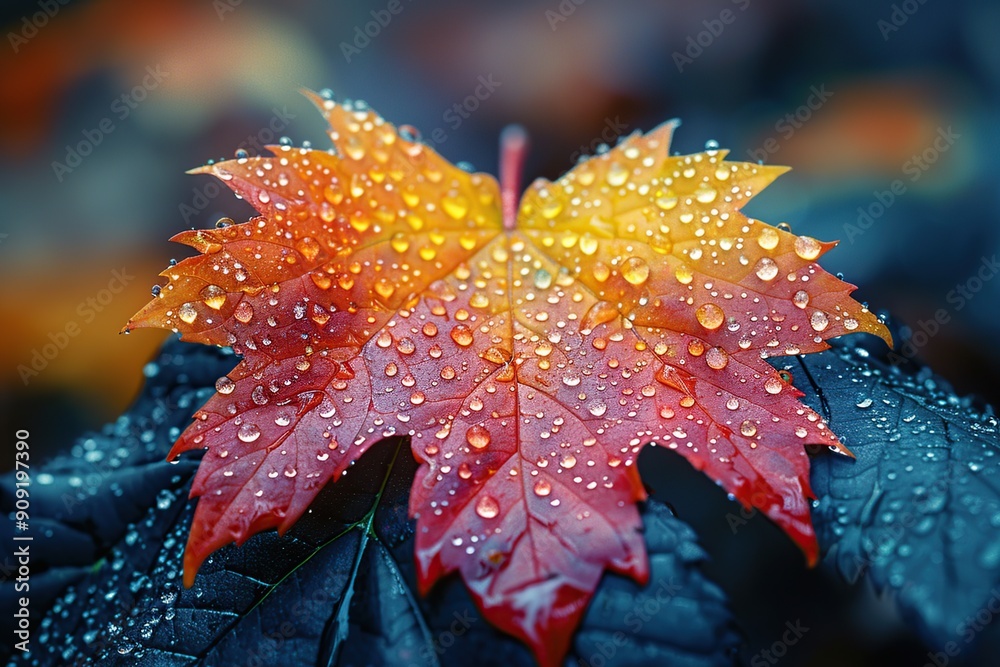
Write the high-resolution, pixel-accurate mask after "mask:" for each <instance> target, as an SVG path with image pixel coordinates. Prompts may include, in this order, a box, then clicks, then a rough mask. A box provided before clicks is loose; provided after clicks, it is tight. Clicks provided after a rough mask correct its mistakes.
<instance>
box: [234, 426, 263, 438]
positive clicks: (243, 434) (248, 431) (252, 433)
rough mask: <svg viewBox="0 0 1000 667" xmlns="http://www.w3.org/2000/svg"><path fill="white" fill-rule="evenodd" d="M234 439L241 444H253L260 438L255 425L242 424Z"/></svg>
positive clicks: (258, 430)
mask: <svg viewBox="0 0 1000 667" xmlns="http://www.w3.org/2000/svg"><path fill="white" fill-rule="evenodd" d="M236 437H238V438H239V439H240V440H242V441H243V442H253V441H254V440H256V439H257V438H259V437H260V429H259V428H257V425H256V424H251V423H250V422H244V423H243V425H241V426H240V428H239V430H238V431H237V432H236Z"/></svg>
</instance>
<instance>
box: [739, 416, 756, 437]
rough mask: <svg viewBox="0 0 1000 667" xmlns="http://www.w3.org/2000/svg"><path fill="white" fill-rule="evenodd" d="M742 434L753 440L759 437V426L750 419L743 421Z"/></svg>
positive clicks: (741, 425)
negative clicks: (756, 436)
mask: <svg viewBox="0 0 1000 667" xmlns="http://www.w3.org/2000/svg"><path fill="white" fill-rule="evenodd" d="M740 433H742V434H743V435H745V436H746V437H748V438H752V437H753V436H755V435H757V425H756V424H754V423H753V422H752V421H750V420H749V419H746V420H744V421H743V423H742V424H740Z"/></svg>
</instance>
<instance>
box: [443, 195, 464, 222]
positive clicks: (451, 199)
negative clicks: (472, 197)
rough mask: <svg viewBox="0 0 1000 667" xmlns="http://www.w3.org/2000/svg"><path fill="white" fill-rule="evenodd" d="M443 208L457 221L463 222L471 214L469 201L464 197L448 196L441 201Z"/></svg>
mask: <svg viewBox="0 0 1000 667" xmlns="http://www.w3.org/2000/svg"><path fill="white" fill-rule="evenodd" d="M441 208H443V209H444V212H445V213H447V214H448V215H449V216H451V217H452V218H454V219H455V220H461V219H462V218H464V217H465V214H466V213H468V212H469V200H468V199H466V198H465V197H464V196H463V195H460V194H454V195H448V196H446V197H444V198H443V199H442V200H441Z"/></svg>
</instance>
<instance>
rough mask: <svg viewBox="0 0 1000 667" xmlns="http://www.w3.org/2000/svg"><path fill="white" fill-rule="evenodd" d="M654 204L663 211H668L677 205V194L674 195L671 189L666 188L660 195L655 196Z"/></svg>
mask: <svg viewBox="0 0 1000 667" xmlns="http://www.w3.org/2000/svg"><path fill="white" fill-rule="evenodd" d="M656 205H657V206H659V207H660V208H662V209H663V210H664V211H669V210H671V209H672V208H674V207H675V206H677V195H675V194H674V193H673V192H672V191H670V190H667V191H666V192H665V193H664V194H663V196H662V197H657V198H656Z"/></svg>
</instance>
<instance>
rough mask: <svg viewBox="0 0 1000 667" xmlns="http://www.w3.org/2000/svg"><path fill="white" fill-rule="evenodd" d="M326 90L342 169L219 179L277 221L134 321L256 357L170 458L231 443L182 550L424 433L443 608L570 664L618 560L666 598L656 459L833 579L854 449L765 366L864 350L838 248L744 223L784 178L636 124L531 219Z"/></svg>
mask: <svg viewBox="0 0 1000 667" xmlns="http://www.w3.org/2000/svg"><path fill="white" fill-rule="evenodd" d="M310 97H311V98H312V99H313V101H314V102H315V103H316V105H317V106H318V107H319V108H320V110H321V111H322V112H323V114H324V115H325V117H326V119H327V121H328V122H329V124H330V128H331V129H330V133H329V134H330V138H331V139H332V141H333V144H334V146H335V148H336V151H335V152H325V151H318V150H309V149H298V148H291V147H288V146H272V147H269V150H271V151H272V152H273V153H274V156H273V157H252V158H250V157H244V158H240V159H237V160H230V161H226V162H220V163H216V164H213V165H209V166H206V167H203V168H201V169H198V170H196V172H197V173H211V174H214V175H215V176H217V177H218V178H220V179H222V180H223V181H224V182H225V183H227V184H228V185H229V186H230V187H231V188H232V189H233V190H234V191H235V192H236V193H237V194H239V195H240V196H242V197H243V198H244V199H246V200H247V201H248V202H250V203H251V204H252V205H253V206H254V207H255V208H256V209H257V210H258V211H259V213H260V216H259V217H256V218H253V219H251V220H250V221H249V222H246V223H243V224H239V225H230V226H226V227H223V228H220V229H215V230H199V231H194V230H192V231H187V232H182V233H181V234H178V235H176V236H175V237H173V240H175V241H178V242H181V243H185V244H188V245H190V246H192V247H193V248H195V249H196V250H198V251H199V252H200V253H201V254H200V255H197V256H195V257H191V258H188V259H185V260H183V261H182V262H180V263H179V264H177V265H175V266H172V267H169V268H168V269H166V270H165V271H164V272H163V273H162V274H161V275H163V276H164V277H166V278H167V279H168V282H167V284H166V285H165V286H164V287H163V289H162V290H161V292H160V293H159V295H158V297H157V298H154V299H153V300H152V301H151V302H150V303H149V304H148V305H147V306H146V307H145V308H143V309H142V310H141V311H140V312H139V313H137V314H136V316H135V317H133V318H132V320H130V321H129V323H128V324H127V325H126V327H125V330H129V329H133V328H137V327H164V328H168V329H173V330H174V331H179V332H181V333H182V336H183V339H184V340H188V341H196V342H201V343H209V344H214V345H220V346H232V347H233V349H234V350H235V351H236V352H237V353H238V354H239V355H241V356H242V357H243V359H242V361H241V362H240V363H239V364H238V365H237V366H236V368H235V369H234V370H233V371H232V372H231V373H230V374H229V375H228V376H226V377H223V378H220V379H219V381H218V383H217V384H216V389H217V391H218V393H217V394H216V395H215V396H213V397H212V398H211V399H209V401H208V402H207V403H206V404H205V406H204V407H203V408H202V409H200V410H199V411H198V412H197V413H196V414H195V420H194V423H193V424H192V425H191V426H190V427H189V428H188V429H187V430H186V431H185V432H184V433H183V434H182V435H181V436H180V438H179V439H178V441H177V443H176V445H175V446H174V449H173V451H172V453H171V456H173V457H176V456H177V455H179V454H180V453H182V452H185V451H190V450H198V449H208V450H209V451H208V453H207V454H206V455H205V457H204V458H203V460H202V462H201V465H200V468H199V471H198V475H197V478H196V480H195V483H194V486H193V489H192V495H193V496H200V501H199V503H198V508H197V512H196V515H195V519H194V523H193V525H192V528H191V536H190V541H189V544H188V549H187V552H186V556H185V582H186V583H187V584H188V585H190V584H191V583H192V581H193V578H194V576H195V573H196V572H197V570H198V568H199V566H200V565H201V563H202V562H203V561H204V560H205V558H206V557H207V556H208V555H209V554H211V553H212V552H213V551H215V550H217V549H219V548H220V547H222V546H224V545H226V544H228V543H230V542H234V541H235V542H236V543H238V544H239V543H242V542H243V541H245V540H246V539H247V538H248V537H249V536H251V535H253V534H254V533H257V532H260V531H262V530H266V529H269V528H275V527H276V528H278V530H279V531H280V532H284V531H286V530H288V528H290V527H291V526H292V525H293V524H294V523H295V521H296V520H297V519H298V518H299V517H300V516H301V515H302V514H303V512H305V511H306V510H307V508H308V507H309V504H310V502H311V501H312V500H313V498H314V497H315V496H316V495H317V494H318V493H319V491H320V490H321V489H322V488H323V487H324V485H326V484H327V483H328V482H330V481H331V480H335V479H337V478H338V477H339V476H341V475H343V474H345V473H346V472H347V471H348V469H349V467H350V466H351V465H352V464H353V463H354V462H355V461H356V460H357V459H358V457H359V456H361V455H362V454H363V453H364V452H365V450H366V449H367V448H368V447H370V446H371V445H372V444H373V443H375V442H377V441H379V440H381V439H383V438H385V437H389V436H393V435H407V436H410V438H411V444H412V450H413V454H414V456H415V457H416V458H417V459H418V460H419V461H420V462H421V463H422V466H421V468H420V472H418V474H417V476H416V479H415V480H414V483H413V488H412V490H411V495H410V511H411V513H412V514H413V515H414V516H415V517H416V518H417V520H418V527H417V539H416V558H417V565H418V570H419V579H420V586H421V588H422V590H423V591H425V592H426V591H427V590H428V589H429V588H430V587H431V586H432V585H433V584H434V583H435V582H436V581H437V580H438V579H440V578H441V577H442V576H444V575H446V574H448V573H450V572H453V571H458V572H459V573H460V575H461V577H462V578H463V580H464V581H465V583H466V585H467V586H468V588H469V589H470V591H471V592H472V594H473V596H474V597H475V599H476V601H477V604H478V605H479V606H480V608H481V610H482V611H483V614H484V616H486V617H487V618H488V619H490V620H491V622H493V623H494V624H495V625H497V626H498V627H500V628H501V629H503V630H505V631H506V632H509V633H511V634H514V635H515V636H518V637H520V638H522V639H523V640H524V641H526V642H527V643H528V644H529V645H530V646H531V647H532V649H533V650H534V651H535V654H536V657H537V658H538V660H539V662H540V663H541V664H544V665H555V664H558V663H559V661H560V660H561V658H562V656H563V655H565V653H566V650H567V647H568V644H569V641H570V637H571V635H572V632H573V630H574V628H575V627H576V626H577V624H578V622H579V620H580V618H581V616H582V614H583V612H584V610H585V608H586V605H587V603H588V601H589V599H590V597H591V596H592V594H593V591H594V589H595V587H596V586H597V583H598V581H599V579H600V577H601V575H602V573H603V572H604V571H605V570H613V571H615V572H619V573H623V574H626V575H629V576H631V577H633V578H635V579H636V580H638V581H640V582H644V581H645V580H646V578H647V577H648V564H647V559H646V554H645V548H644V544H643V539H642V534H641V524H640V519H639V513H638V510H637V508H636V501H639V500H642V499H643V498H644V497H645V493H644V490H643V487H642V484H641V482H640V480H639V477H638V474H637V472H636V468H635V461H636V456H637V454H638V452H639V450H640V449H641V447H643V446H644V445H646V444H648V443H656V444H660V445H663V446H665V447H669V448H670V449H673V450H675V451H677V452H678V453H679V454H681V455H682V456H684V457H685V458H686V459H687V460H688V461H690V462H691V464H692V465H694V466H695V467H696V468H698V469H701V470H704V471H705V472H706V473H707V474H708V475H710V476H711V477H712V478H713V479H715V480H716V481H717V482H718V483H719V484H721V485H722V486H723V487H724V488H725V489H726V490H727V491H728V492H729V493H730V494H732V495H733V496H734V497H736V498H737V499H738V500H739V501H741V502H742V503H743V504H744V505H747V506H751V505H752V506H753V507H756V508H758V509H759V510H761V511H763V512H764V513H765V514H767V515H768V516H769V517H770V518H771V519H772V520H773V521H775V522H776V523H777V524H778V525H780V526H781V527H782V528H783V529H784V530H785V531H786V532H787V533H788V534H789V535H790V536H791V538H792V539H793V540H795V541H796V542H797V543H798V544H799V546H800V547H801V548H802V550H803V551H804V552H805V554H806V556H807V558H808V560H809V561H810V562H814V561H815V560H816V557H817V553H818V548H817V544H816V538H815V535H814V532H813V528H812V525H811V522H810V515H809V509H810V505H809V500H810V499H811V498H812V497H813V494H812V492H811V490H810V488H809V484H808V471H809V461H808V457H807V455H806V452H805V449H804V445H806V444H822V445H827V446H829V447H830V448H832V449H836V450H838V451H841V452H844V453H847V452H846V449H845V448H844V447H843V446H842V445H841V443H840V442H839V440H838V439H837V438H836V436H835V435H834V434H833V433H831V432H830V430H829V429H828V428H827V426H826V424H825V423H824V422H823V420H822V419H821V418H820V417H819V415H818V414H816V413H815V412H813V411H812V410H810V409H809V408H807V407H806V406H805V405H803V404H802V403H801V402H800V400H799V398H800V397H801V396H802V394H801V392H799V391H798V390H797V389H795V388H794V387H793V386H791V385H790V384H789V383H787V382H786V381H785V380H784V379H783V378H782V376H781V375H780V374H779V373H778V372H777V371H775V370H774V369H773V368H772V367H771V366H770V365H768V363H767V362H766V361H765V360H766V358H768V357H770V356H777V355H797V354H801V353H809V352H815V351H818V350H823V349H826V348H827V347H828V345H827V344H826V343H825V340H826V339H829V338H831V337H834V336H838V335H840V334H843V333H848V332H851V331H866V332H869V333H874V334H876V335H879V336H882V337H883V338H885V339H887V340H888V339H889V336H888V332H887V331H886V329H885V328H884V327H883V326H882V324H881V323H880V322H879V321H878V320H877V318H876V317H875V316H874V315H873V314H872V313H870V312H869V311H868V310H867V309H865V308H863V307H862V306H861V305H859V304H858V303H856V302H855V301H854V300H852V299H851V298H850V297H849V295H850V293H851V292H852V291H853V290H854V287H853V286H852V285H849V284H847V283H845V282H843V281H841V280H839V279H838V278H836V277H834V276H832V275H830V274H829V273H827V272H826V271H824V270H823V269H821V268H820V267H819V266H818V265H817V264H816V263H815V260H817V259H818V258H819V257H820V256H821V255H822V254H823V253H824V252H826V251H827V250H829V249H830V248H831V247H832V246H833V244H831V243H821V242H819V241H816V240H815V239H812V238H809V237H805V236H795V235H793V234H791V233H789V232H788V231H784V230H781V229H776V228H774V227H771V226H769V225H766V224H764V223H762V222H760V221H758V220H754V219H751V218H748V217H747V216H745V215H744V214H743V213H741V212H740V210H739V209H740V207H742V206H743V205H744V204H745V203H746V202H747V201H748V200H749V199H750V198H751V197H753V196H754V195H756V194H757V193H758V192H760V190H762V189H763V188H764V187H765V186H767V185H768V184H769V183H770V182H771V181H773V180H774V179H775V178H776V177H777V176H778V175H780V174H781V173H783V172H784V171H785V168H782V167H772V166H763V165H754V164H748V163H741V162H728V161H726V160H725V157H726V151H723V150H708V151H705V152H702V153H698V154H695V155H689V156H670V155H669V144H670V139H671V134H672V132H673V130H674V128H675V126H676V124H675V123H667V124H664V125H662V126H660V127H659V128H657V129H655V130H653V131H651V132H649V133H647V134H639V133H636V134H634V135H632V136H630V137H628V138H627V139H625V140H624V141H622V142H621V143H620V144H619V145H618V146H617V147H616V148H614V149H612V150H610V151H608V152H607V153H605V154H604V155H601V156H598V157H593V158H590V159H588V160H586V161H584V162H582V163H581V164H579V165H578V166H577V167H576V168H574V169H573V170H572V171H570V172H569V173H567V174H566V175H564V176H563V177H562V178H560V179H558V180H557V181H555V182H548V181H544V180H539V181H536V182H535V183H534V184H533V185H532V186H531V187H530V188H529V189H528V191H527V192H526V193H525V194H524V195H523V197H522V198H521V199H520V202H518V198H517V195H518V186H517V180H518V177H517V172H518V171H519V169H520V167H519V162H520V160H522V159H523V154H524V151H525V140H524V137H523V135H521V134H519V133H518V132H516V131H515V132H512V133H510V134H507V135H506V144H505V145H506V149H505V151H504V158H503V164H502V165H501V181H502V183H503V189H502V194H501V188H500V186H499V184H498V183H497V181H496V180H495V179H494V178H492V177H491V176H489V175H486V174H469V173H467V172H465V171H463V170H460V169H459V168H457V167H455V166H453V165H451V164H450V163H448V162H447V161H446V160H444V159H443V158H442V157H441V156H439V155H438V154H437V153H436V152H434V151H433V150H432V149H431V148H429V147H427V146H425V145H423V144H421V143H419V142H417V141H414V140H411V138H408V137H407V136H404V135H403V134H401V133H400V132H398V131H397V130H396V129H395V128H394V127H393V126H392V125H390V124H389V123H386V122H385V121H384V120H383V119H382V118H380V117H379V116H378V115H377V114H375V113H374V112H372V111H370V110H368V109H367V108H363V107H360V106H352V105H348V104H336V103H334V102H333V101H332V100H328V99H322V98H319V97H317V96H314V95H311V94H310Z"/></svg>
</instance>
